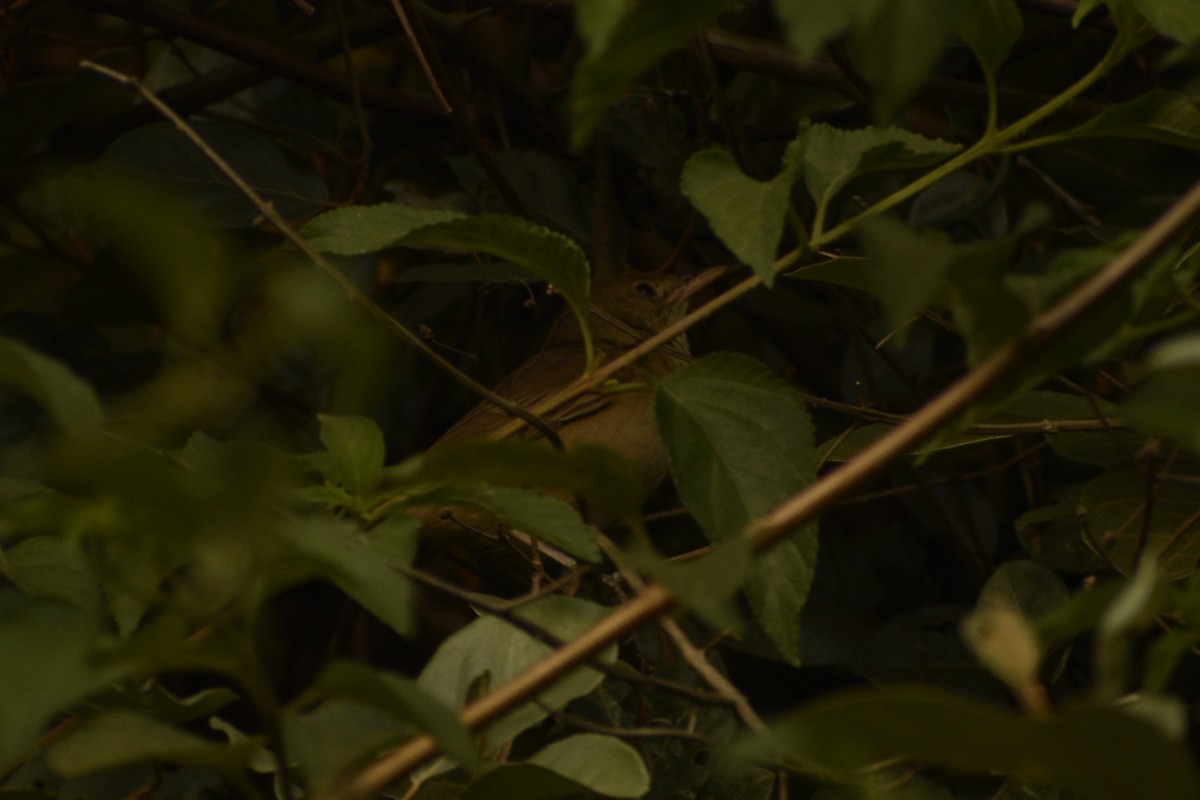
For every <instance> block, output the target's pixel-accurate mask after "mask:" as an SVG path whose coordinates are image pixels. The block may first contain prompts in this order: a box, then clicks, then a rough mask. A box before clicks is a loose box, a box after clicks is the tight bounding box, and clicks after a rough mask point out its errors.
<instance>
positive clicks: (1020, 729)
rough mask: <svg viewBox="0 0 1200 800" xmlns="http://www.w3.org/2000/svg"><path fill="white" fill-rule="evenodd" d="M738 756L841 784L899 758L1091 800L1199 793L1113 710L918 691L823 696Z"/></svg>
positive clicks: (1151, 735) (1181, 799)
mask: <svg viewBox="0 0 1200 800" xmlns="http://www.w3.org/2000/svg"><path fill="white" fill-rule="evenodd" d="M742 754H743V755H744V756H754V757H760V758H762V757H765V758H767V759H768V760H771V759H774V758H785V759H788V760H789V761H790V760H795V761H797V762H799V763H802V764H804V765H805V767H806V768H808V769H814V768H815V769H825V770H829V771H831V772H832V773H833V774H835V775H839V776H841V777H842V778H843V779H845V780H849V781H855V780H856V779H857V778H858V777H860V776H859V774H858V773H859V771H860V770H864V769H867V768H869V767H870V766H871V765H875V764H878V763H880V762H883V761H885V760H888V759H892V758H897V757H899V758H903V759H904V760H906V761H909V762H912V763H915V764H922V765H929V766H933V767H940V768H944V769H948V770H951V771H955V772H966V773H971V774H977V775H984V776H992V775H995V774H997V773H999V774H1001V775H1004V774H1013V775H1023V776H1025V777H1029V778H1033V779H1036V780H1038V781H1040V782H1045V783H1051V784H1054V785H1058V786H1062V787H1064V788H1068V789H1072V790H1075V791H1078V792H1079V793H1080V794H1081V795H1082V796H1085V797H1088V798H1092V800H1122V799H1123V798H1128V797H1154V798H1156V800H1185V799H1186V798H1191V797H1195V796H1196V795H1197V793H1198V792H1200V781H1198V779H1197V776H1196V771H1195V768H1194V767H1193V765H1192V762H1191V758H1190V757H1189V756H1188V755H1187V753H1186V752H1185V751H1184V749H1183V747H1182V746H1180V744H1178V743H1176V742H1173V741H1170V740H1169V739H1168V738H1166V737H1165V736H1164V735H1163V734H1161V733H1160V732H1159V731H1158V729H1156V728H1155V727H1152V726H1150V725H1147V724H1146V723H1144V722H1142V721H1140V720H1138V719H1136V718H1135V717H1134V716H1133V715H1131V714H1127V713H1126V712H1124V711H1122V710H1121V709H1120V708H1117V707H1115V706H1111V705H1102V706H1075V707H1073V708H1071V709H1070V710H1068V711H1064V712H1062V713H1060V714H1058V715H1056V716H1054V717H1053V718H1050V719H1046V720H1041V719H1037V718H1035V717H1031V716H1027V715H1018V714H1016V713H1014V712H1012V711H1009V710H1007V709H1005V708H1001V707H998V706H993V705H989V704H986V703H983V702H981V701H979V700H974V699H971V698H968V697H963V696H959V695H955V694H951V693H949V692H946V691H943V690H938V689H931V688H924V687H920V688H917V687H913V688H908V687H896V688H889V689H883V690H879V689H853V690H849V691H843V692H839V693H836V694H833V695H830V696H827V697H826V698H825V699H823V700H820V701H817V702H815V703H811V704H809V705H807V706H805V707H804V708H802V709H801V710H800V711H799V712H796V713H793V714H790V715H788V716H787V717H786V718H785V719H784V720H783V721H782V722H781V723H779V724H777V725H775V726H773V727H772V730H771V731H770V732H769V733H768V734H767V735H766V736H765V737H762V738H761V739H759V740H758V741H757V742H756V743H754V744H749V745H747V746H746V747H745V748H744V749H743V750H742Z"/></svg>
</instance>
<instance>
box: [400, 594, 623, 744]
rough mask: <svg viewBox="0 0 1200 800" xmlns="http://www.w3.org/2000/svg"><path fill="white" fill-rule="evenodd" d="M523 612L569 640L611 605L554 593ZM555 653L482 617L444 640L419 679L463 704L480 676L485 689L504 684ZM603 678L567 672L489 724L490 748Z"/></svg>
mask: <svg viewBox="0 0 1200 800" xmlns="http://www.w3.org/2000/svg"><path fill="white" fill-rule="evenodd" d="M518 613H519V614H520V616H521V617H522V618H524V619H526V620H528V621H529V622H531V623H533V624H535V625H537V626H538V627H540V628H542V629H543V630H547V631H549V632H550V633H551V634H553V635H554V636H556V637H558V638H559V639H560V640H564V641H565V640H568V639H571V638H573V637H575V636H578V635H579V634H581V633H583V632H584V631H585V630H587V629H588V628H590V627H591V626H592V625H593V624H595V623H596V622H598V621H599V620H600V619H602V618H603V617H604V616H605V615H606V613H607V609H605V608H604V607H603V606H598V605H595V604H594V603H589V602H587V601H584V600H579V599H576V598H572V597H561V596H551V597H545V598H542V599H541V600H539V601H537V602H536V603H533V604H531V605H528V606H523V607H522V608H521V610H520V611H519V612H518ZM550 652H551V648H550V646H549V645H547V644H543V643H542V642H540V641H538V640H537V639H535V638H533V637H532V636H530V635H529V634H528V633H525V632H524V631H522V630H521V629H519V628H517V627H515V626H513V625H511V624H509V623H508V622H505V621H504V620H501V619H499V618H497V617H483V618H481V619H477V620H475V621H474V622H472V623H471V624H470V625H468V626H467V627H465V628H463V629H462V630H460V631H458V632H456V633H455V634H454V635H453V636H451V637H450V638H449V639H447V640H446V641H445V642H443V643H442V646H441V647H439V648H438V650H437V652H436V653H434V654H433V657H432V658H431V659H430V660H429V663H428V664H426V665H425V668H424V669H423V670H421V675H420V677H418V679H417V684H418V685H419V686H420V687H421V689H423V690H424V691H425V692H427V693H429V694H430V695H432V696H433V697H434V698H436V699H437V700H439V701H441V702H442V703H444V704H445V705H447V706H449V707H450V708H455V709H457V708H462V707H463V706H464V705H465V704H466V703H467V702H468V700H470V699H473V698H474V696H475V694H476V693H477V692H478V691H479V689H480V685H481V681H482V683H483V684H485V686H484V688H485V689H486V688H488V687H490V688H495V687H498V686H501V685H503V684H505V683H507V682H508V681H509V680H511V679H512V678H513V677H515V676H516V675H518V674H520V673H521V672H522V671H524V670H525V669H527V668H528V667H530V666H532V665H533V664H535V663H537V662H538V661H540V660H541V659H542V658H544V657H545V656H547V655H549V653H550ZM615 656H616V647H615V646H613V647H610V648H608V649H606V650H605V651H604V652H603V653H602V654H601V656H600V657H601V658H602V659H604V660H606V661H612V660H613V658H615ZM603 679H604V674H603V673H601V672H599V671H597V670H595V669H592V668H591V667H579V668H577V669H574V670H572V671H571V672H568V673H566V674H565V675H563V676H562V677H561V678H559V680H558V681H557V682H555V683H554V684H553V685H552V686H550V688H548V689H546V690H545V691H543V692H541V693H540V694H539V695H538V696H537V700H538V702H537V703H526V704H524V705H522V706H520V707H518V708H517V709H515V710H514V711H511V712H509V713H508V714H506V715H505V716H503V717H501V718H500V719H499V720H498V721H496V722H494V723H492V724H491V725H489V726H488V728H487V729H486V732H485V733H486V746H485V748H484V749H485V752H490V751H491V750H494V749H495V748H496V747H498V746H500V745H501V744H503V743H505V742H507V741H509V740H510V739H512V738H513V737H514V736H516V735H517V734H518V733H520V732H521V731H523V730H525V729H526V728H528V727H530V726H532V725H536V724H537V723H538V722H540V721H541V720H542V719H544V718H545V717H546V715H547V714H548V713H549V711H550V710H553V709H557V708H560V707H562V706H563V705H564V704H566V703H567V702H568V701H570V700H572V699H574V698H576V697H580V696H582V695H585V694H587V693H588V692H590V691H592V689H594V688H596V687H597V686H599V685H600V682H601V681H602V680H603Z"/></svg>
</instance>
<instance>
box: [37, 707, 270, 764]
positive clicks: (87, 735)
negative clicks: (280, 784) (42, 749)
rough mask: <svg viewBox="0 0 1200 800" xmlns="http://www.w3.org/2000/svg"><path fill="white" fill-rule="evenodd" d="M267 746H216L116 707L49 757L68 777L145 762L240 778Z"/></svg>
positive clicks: (250, 742)
mask: <svg viewBox="0 0 1200 800" xmlns="http://www.w3.org/2000/svg"><path fill="white" fill-rule="evenodd" d="M261 746H262V743H261V740H259V739H247V740H244V741H243V742H240V743H238V744H216V743H213V742H211V741H209V740H207V739H202V738H200V737H199V736H196V735H195V734H192V733H187V732H185V731H182V730H180V729H178V728H176V727H173V726H171V725H167V724H165V723H163V722H160V721H158V720H156V719H154V718H153V717H148V716H145V715H142V714H135V713H133V712H131V711H110V712H108V713H105V714H101V715H99V716H97V717H93V718H92V719H90V720H88V721H87V722H85V723H84V724H83V726H82V727H80V728H78V729H77V730H75V731H72V732H71V733H70V734H68V735H67V736H66V737H65V738H63V739H62V740H61V741H58V742H56V743H55V744H54V745H53V746H52V747H51V748H50V749H49V750H48V751H47V753H46V758H47V760H48V761H49V763H50V765H51V766H52V767H54V769H55V770H56V771H58V772H59V773H61V774H63V775H67V776H77V775H85V774H87V773H89V772H98V771H100V770H105V769H113V768H114V767H119V766H123V765H125V764H135V763H138V762H142V761H156V762H157V761H166V762H169V763H174V764H186V765H191V766H202V767H208V768H209V769H213V770H216V771H218V772H220V773H222V774H225V775H227V776H236V775H237V774H238V773H239V772H240V770H241V768H242V767H243V766H245V765H246V764H247V763H248V762H249V760H250V758H251V757H252V756H253V755H254V754H255V753H256V752H258V750H259V749H260V748H261Z"/></svg>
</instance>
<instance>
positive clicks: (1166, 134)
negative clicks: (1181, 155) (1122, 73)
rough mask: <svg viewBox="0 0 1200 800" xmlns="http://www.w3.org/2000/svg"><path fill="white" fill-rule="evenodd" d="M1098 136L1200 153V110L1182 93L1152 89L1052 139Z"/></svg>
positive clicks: (1055, 135)
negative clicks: (1164, 145) (1147, 141)
mask: <svg viewBox="0 0 1200 800" xmlns="http://www.w3.org/2000/svg"><path fill="white" fill-rule="evenodd" d="M1101 137H1113V138H1124V139H1144V140H1149V141H1155V142H1162V143H1164V144H1169V145H1174V146H1175V147H1184V148H1187V149H1189V150H1200V108H1197V107H1196V102H1195V101H1194V100H1192V99H1191V98H1190V97H1188V96H1187V95H1186V94H1183V93H1182V92H1175V91H1170V90H1168V89H1155V90H1152V91H1149V92H1146V93H1145V94H1143V95H1141V96H1140V97H1137V98H1136V99H1134V100H1129V101H1127V102H1124V103H1117V104H1115V105H1113V106H1110V107H1109V108H1106V109H1105V110H1104V111H1101V112H1100V113H1099V114H1097V115H1096V116H1094V117H1092V118H1091V119H1090V120H1088V121H1087V122H1085V123H1083V124H1082V125H1077V126H1076V127H1074V128H1071V129H1070V130H1068V131H1063V132H1062V133H1058V134H1054V135H1053V136H1052V137H1051V138H1052V139H1054V140H1055V141H1060V140H1070V139H1088V138H1101Z"/></svg>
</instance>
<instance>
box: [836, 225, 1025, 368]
mask: <svg viewBox="0 0 1200 800" xmlns="http://www.w3.org/2000/svg"><path fill="white" fill-rule="evenodd" d="M1044 219H1045V216H1044V214H1042V213H1041V212H1040V211H1039V210H1037V209H1035V210H1033V211H1032V212H1030V213H1028V214H1026V216H1025V219H1024V220H1022V221H1021V223H1020V224H1018V225H1017V226H1016V227H1015V228H1014V229H1013V230H1012V231H1011V232H1009V234H1008V235H1006V236H1004V237H1003V238H1000V239H995V240H986V241H981V242H975V243H973V244H967V245H956V244H951V243H950V242H949V241H947V240H946V238H945V237H944V236H943V235H941V234H939V233H932V232H931V233H924V232H918V231H914V230H912V229H910V228H908V227H907V226H905V225H904V224H902V223H901V222H899V221H897V220H895V219H892V218H890V217H875V218H872V219H868V220H865V221H864V222H863V223H862V225H861V226H859V229H858V230H859V236H860V238H861V240H862V243H863V248H864V249H865V250H866V251H867V254H868V255H869V256H870V257H871V260H872V262H874V268H873V269H870V270H866V269H860V270H859V276H860V278H863V279H866V278H871V279H873V281H874V283H875V287H874V289H873V291H874V292H876V293H877V294H878V295H879V297H880V299H881V301H882V302H883V304H884V306H885V308H886V309H887V311H888V321H889V324H891V325H892V327H895V328H899V327H901V326H902V325H904V324H905V323H906V322H907V321H908V319H909V318H910V317H911V316H912V315H913V314H915V313H916V312H917V311H919V310H920V309H921V308H924V307H925V306H926V305H929V304H939V305H944V306H949V307H950V309H951V310H952V311H953V313H954V321H955V323H957V325H958V327H959V328H960V329H961V331H962V333H963V335H964V337H965V338H966V340H967V347H968V356H969V360H970V363H972V364H977V363H979V362H980V361H981V360H982V359H983V358H984V357H986V356H987V355H988V354H989V353H990V352H991V351H992V350H994V349H995V348H996V347H998V346H999V345H1001V344H1003V343H1005V342H1007V341H1009V340H1010V339H1011V338H1013V337H1014V336H1016V335H1017V334H1018V333H1019V332H1020V331H1021V329H1022V326H1023V325H1024V324H1025V321H1026V320H1027V319H1028V318H1029V316H1030V315H1031V311H1030V310H1029V308H1028V307H1027V304H1026V303H1023V302H1022V301H1021V298H1020V297H1019V296H1018V295H1017V294H1016V292H1015V291H1013V290H1012V289H1011V288H1010V287H1009V285H1008V283H1007V282H1006V280H1005V279H1006V277H1007V275H1008V273H1009V268H1010V267H1011V265H1012V263H1013V261H1014V260H1015V258H1016V255H1017V251H1018V247H1019V245H1020V242H1021V240H1022V239H1024V238H1025V236H1027V235H1028V234H1029V232H1030V231H1032V230H1033V229H1034V228H1037V227H1039V226H1040V225H1041V224H1042V222H1043V221H1044Z"/></svg>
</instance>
